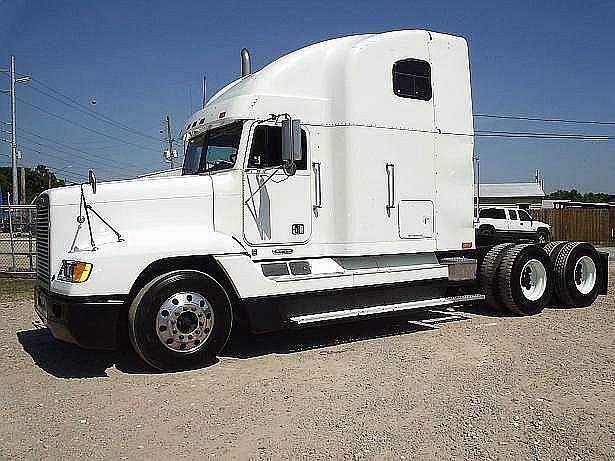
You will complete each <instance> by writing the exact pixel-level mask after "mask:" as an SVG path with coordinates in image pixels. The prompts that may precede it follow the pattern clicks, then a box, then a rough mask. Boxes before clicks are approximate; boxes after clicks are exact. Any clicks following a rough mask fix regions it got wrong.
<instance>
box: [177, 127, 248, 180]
mask: <svg viewBox="0 0 615 461" xmlns="http://www.w3.org/2000/svg"><path fill="white" fill-rule="evenodd" d="M242 128H243V122H236V123H232V124H230V125H225V126H222V127H220V128H214V129H213V130H209V131H208V132H206V133H205V134H203V135H201V136H199V137H197V138H194V139H191V140H190V141H189V142H188V147H187V148H186V158H185V160H184V169H183V174H196V173H204V172H208V171H216V170H225V169H228V168H232V167H233V166H234V165H235V161H236V160H237V149H238V148H239V140H240V139H241V130H242Z"/></svg>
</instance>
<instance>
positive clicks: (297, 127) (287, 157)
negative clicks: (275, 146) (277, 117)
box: [282, 119, 302, 163]
mask: <svg viewBox="0 0 615 461" xmlns="http://www.w3.org/2000/svg"><path fill="white" fill-rule="evenodd" d="M301 159H302V152H301V120H299V119H290V120H289V119H285V120H282V160H283V161H284V162H286V163H292V162H294V161H297V160H301Z"/></svg>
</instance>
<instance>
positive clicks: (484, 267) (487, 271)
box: [478, 243, 515, 310]
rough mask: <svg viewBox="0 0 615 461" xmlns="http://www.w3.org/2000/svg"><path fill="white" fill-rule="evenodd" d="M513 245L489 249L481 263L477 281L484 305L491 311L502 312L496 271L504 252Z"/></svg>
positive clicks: (501, 245)
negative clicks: (483, 296) (483, 297)
mask: <svg viewBox="0 0 615 461" xmlns="http://www.w3.org/2000/svg"><path fill="white" fill-rule="evenodd" d="M514 245H515V244H514V243H500V244H499V245H496V246H494V247H493V248H491V249H490V250H489V251H488V252H487V254H486V255H485V257H484V259H483V261H482V262H481V265H480V269H479V273H478V281H479V284H480V287H481V289H482V291H483V294H484V295H485V303H486V304H487V306H489V307H490V308H491V309H496V310H502V300H501V299H500V297H499V294H498V287H497V280H498V269H499V267H500V263H501V262H502V259H503V258H504V254H505V253H506V251H507V250H508V249H509V248H511V247H513V246H514Z"/></svg>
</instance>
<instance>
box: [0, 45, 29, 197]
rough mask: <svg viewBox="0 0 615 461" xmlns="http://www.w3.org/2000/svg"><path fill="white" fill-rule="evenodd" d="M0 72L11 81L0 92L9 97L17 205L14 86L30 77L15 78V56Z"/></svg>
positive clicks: (12, 163)
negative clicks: (7, 87) (5, 88)
mask: <svg viewBox="0 0 615 461" xmlns="http://www.w3.org/2000/svg"><path fill="white" fill-rule="evenodd" d="M0 72H4V73H7V72H8V74H9V79H10V81H11V83H10V88H9V89H8V90H0V91H1V92H2V93H9V94H10V95H11V166H12V170H13V203H15V204H17V203H19V185H18V183H17V136H16V131H17V119H16V117H15V112H16V110H15V84H16V83H24V82H28V81H30V77H19V78H17V77H16V74H15V56H11V67H10V68H9V69H0Z"/></svg>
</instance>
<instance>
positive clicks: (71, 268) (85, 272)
mask: <svg viewBox="0 0 615 461" xmlns="http://www.w3.org/2000/svg"><path fill="white" fill-rule="evenodd" d="M92 267H93V266H92V264H91V263H86V262H83V261H70V260H66V259H65V260H63V261H62V266H61V267H60V272H59V273H58V280H62V281H64V282H71V283H83V282H85V281H86V280H87V279H88V278H90V274H91V273H92Z"/></svg>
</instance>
